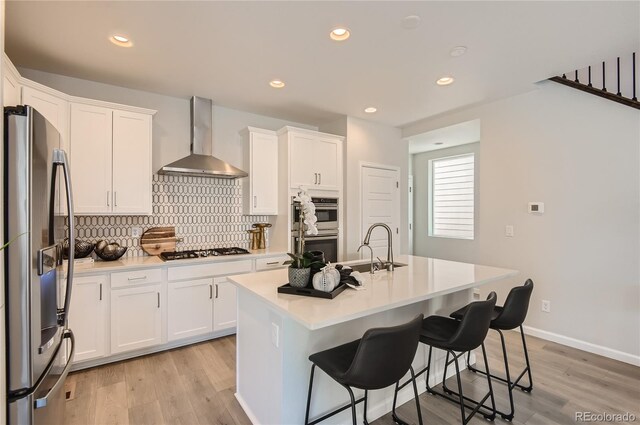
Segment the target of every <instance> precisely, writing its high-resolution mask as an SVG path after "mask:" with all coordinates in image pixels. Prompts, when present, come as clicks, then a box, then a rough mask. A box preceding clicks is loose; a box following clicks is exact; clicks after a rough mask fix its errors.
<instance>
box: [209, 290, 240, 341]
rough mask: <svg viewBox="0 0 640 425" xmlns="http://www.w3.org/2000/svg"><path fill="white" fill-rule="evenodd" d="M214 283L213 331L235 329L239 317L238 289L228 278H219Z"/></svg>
mask: <svg viewBox="0 0 640 425" xmlns="http://www.w3.org/2000/svg"><path fill="white" fill-rule="evenodd" d="M213 283H214V284H215V287H214V292H215V295H214V298H213V300H214V303H213V304H214V306H213V330H214V331H221V330H223V329H229V328H235V327H236V322H237V316H238V306H237V303H236V300H237V294H236V287H235V286H234V285H233V284H232V283H231V282H229V280H228V279H227V278H226V277H217V278H215V279H214V280H213Z"/></svg>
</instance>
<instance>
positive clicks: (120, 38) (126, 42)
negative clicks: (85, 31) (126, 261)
mask: <svg viewBox="0 0 640 425" xmlns="http://www.w3.org/2000/svg"><path fill="white" fill-rule="evenodd" d="M109 40H111V42H112V43H113V44H115V45H116V46H120V47H131V46H133V43H132V42H131V40H130V39H129V37H125V36H124V35H122V34H114V35H112V36H111V37H110V38H109Z"/></svg>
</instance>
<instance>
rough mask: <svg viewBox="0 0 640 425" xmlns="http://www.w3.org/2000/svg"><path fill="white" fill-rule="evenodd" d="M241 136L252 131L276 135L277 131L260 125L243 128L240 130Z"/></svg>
mask: <svg viewBox="0 0 640 425" xmlns="http://www.w3.org/2000/svg"><path fill="white" fill-rule="evenodd" d="M238 133H239V134H240V135H241V136H246V135H248V134H250V133H261V134H267V135H269V136H275V135H276V134H277V133H276V132H275V131H273V130H266V129H264V128H258V127H251V126H249V127H245V128H243V129H242V130H240V131H239V132H238Z"/></svg>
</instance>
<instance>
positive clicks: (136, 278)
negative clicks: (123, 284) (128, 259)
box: [127, 275, 147, 280]
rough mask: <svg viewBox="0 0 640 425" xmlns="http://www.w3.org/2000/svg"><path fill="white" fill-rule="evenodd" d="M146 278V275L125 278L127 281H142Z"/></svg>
mask: <svg viewBox="0 0 640 425" xmlns="http://www.w3.org/2000/svg"><path fill="white" fill-rule="evenodd" d="M146 278H147V275H144V276H138V277H129V278H127V280H143V279H146Z"/></svg>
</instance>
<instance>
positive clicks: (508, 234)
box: [504, 224, 515, 238]
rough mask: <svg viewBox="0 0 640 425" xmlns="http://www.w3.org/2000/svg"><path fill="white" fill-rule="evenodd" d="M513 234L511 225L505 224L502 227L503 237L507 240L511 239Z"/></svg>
mask: <svg viewBox="0 0 640 425" xmlns="http://www.w3.org/2000/svg"><path fill="white" fill-rule="evenodd" d="M514 234H515V230H514V229H513V224H507V225H506V226H504V235H505V236H506V237H508V238H512V237H513V235H514Z"/></svg>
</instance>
